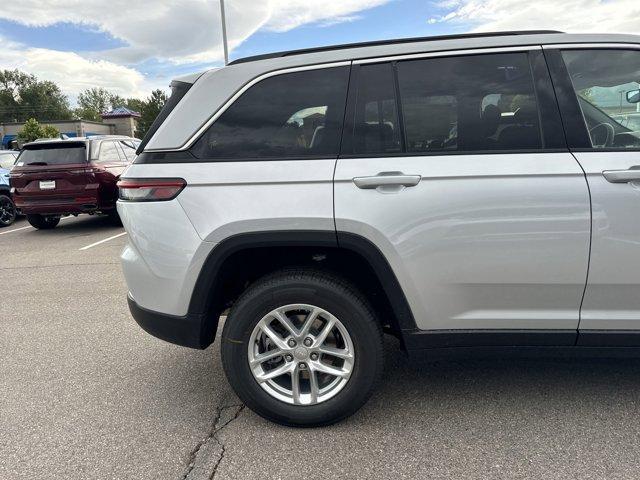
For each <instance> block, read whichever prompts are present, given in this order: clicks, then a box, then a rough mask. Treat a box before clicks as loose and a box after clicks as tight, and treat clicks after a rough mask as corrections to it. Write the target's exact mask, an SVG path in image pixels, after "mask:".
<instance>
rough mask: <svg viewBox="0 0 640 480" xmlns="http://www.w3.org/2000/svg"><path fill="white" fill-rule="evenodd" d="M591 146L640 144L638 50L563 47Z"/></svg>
mask: <svg viewBox="0 0 640 480" xmlns="http://www.w3.org/2000/svg"><path fill="white" fill-rule="evenodd" d="M562 58H563V60H564V62H565V65H566V66H567V71H568V72H569V76H570V77H571V82H572V85H573V89H574V91H575V93H576V96H577V98H578V104H579V105H580V110H581V112H582V116H583V118H584V122H585V124H586V127H587V130H588V132H589V138H590V140H591V146H592V148H609V149H629V148H632V149H638V148H640V51H639V50H611V49H601V50H565V51H563V52H562Z"/></svg>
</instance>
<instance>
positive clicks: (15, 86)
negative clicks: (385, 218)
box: [0, 70, 71, 122]
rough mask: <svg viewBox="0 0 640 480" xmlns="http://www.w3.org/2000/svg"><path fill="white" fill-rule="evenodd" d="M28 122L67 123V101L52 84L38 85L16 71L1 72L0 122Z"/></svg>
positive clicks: (39, 83) (68, 110)
mask: <svg viewBox="0 0 640 480" xmlns="http://www.w3.org/2000/svg"><path fill="white" fill-rule="evenodd" d="M28 118H37V119H38V120H40V121H43V120H67V119H70V118H71V110H70V108H69V101H68V99H67V97H66V96H65V95H64V93H62V91H61V90H60V87H58V85H56V84H55V83H53V82H50V81H40V80H38V78H37V77H36V76H35V75H29V74H27V73H24V72H21V71H19V70H0V122H23V121H25V120H26V119H28Z"/></svg>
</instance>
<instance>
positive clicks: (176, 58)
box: [0, 0, 392, 101]
mask: <svg viewBox="0 0 640 480" xmlns="http://www.w3.org/2000/svg"><path fill="white" fill-rule="evenodd" d="M389 1H392V0H325V1H316V0H225V7H226V12H227V34H228V40H229V46H230V48H231V49H233V48H234V47H236V46H238V45H239V44H241V43H242V42H243V41H245V40H246V39H247V38H249V37H250V36H251V35H253V34H254V33H255V32H256V31H257V30H259V29H266V30H269V31H274V32H285V31H288V30H291V29H293V28H296V27H298V26H301V25H304V24H309V23H316V24H318V25H319V26H326V25H330V24H334V23H339V22H347V21H354V20H356V19H357V18H358V17H357V15H355V14H356V13H358V12H361V11H363V10H366V9H368V8H372V7H376V6H379V5H382V4H384V3H387V2H389ZM0 18H2V19H6V20H10V21H13V22H16V23H19V24H22V25H27V26H31V27H42V26H50V25H54V24H57V23H61V22H67V23H72V24H76V25H81V26H83V27H86V28H90V29H93V30H98V31H101V32H104V33H106V34H109V35H111V36H113V37H115V38H117V39H119V40H121V41H122V42H123V43H124V44H125V46H123V47H119V48H113V49H109V50H102V51H94V52H84V53H83V54H82V55H80V54H78V53H74V52H63V51H56V50H49V49H43V48H31V47H29V46H28V45H19V44H16V43H13V44H11V45H9V44H8V42H7V41H6V39H4V40H3V41H2V42H0V44H2V46H3V48H2V49H1V50H0V68H10V69H13V68H18V69H21V70H24V71H26V72H29V73H33V74H36V75H37V76H38V77H39V78H41V79H46V80H52V81H54V82H56V83H57V84H59V85H60V86H61V88H62V89H63V91H64V92H65V93H67V94H68V95H69V96H70V98H71V99H72V101H73V100H74V99H75V97H76V96H77V94H78V93H79V92H80V91H82V90H84V89H85V88H88V87H93V86H101V87H104V88H108V89H109V90H112V91H114V92H117V93H119V94H121V95H124V96H145V95H148V93H149V92H150V90H152V89H153V88H166V86H167V83H168V81H169V79H168V78H156V79H154V80H150V79H148V78H145V76H144V75H143V74H142V73H140V72H139V71H138V70H136V68H135V66H136V65H139V64H140V63H141V62H144V61H147V60H153V61H156V62H159V63H160V64H162V63H167V62H168V63H169V65H168V66H167V67H168V68H167V70H169V69H170V68H169V67H170V64H191V63H206V64H214V63H216V62H220V61H221V60H222V56H223V53H222V39H221V29H220V4H219V2H218V0H171V1H162V2H160V1H157V0H135V1H131V0H20V1H12V2H8V3H7V4H6V5H3V6H2V8H1V9H0ZM0 40H2V39H1V38H0ZM125 65H126V66H125Z"/></svg>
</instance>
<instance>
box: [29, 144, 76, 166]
mask: <svg viewBox="0 0 640 480" xmlns="http://www.w3.org/2000/svg"><path fill="white" fill-rule="evenodd" d="M86 161H87V151H86V148H85V144H84V143H67V142H64V143H63V142H60V143H41V144H37V143H36V144H33V145H28V146H25V147H24V150H22V152H21V153H20V156H19V157H18V163H19V164H21V165H32V164H34V163H35V164H41V165H64V164H71V163H85V162H86Z"/></svg>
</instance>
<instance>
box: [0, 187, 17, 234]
mask: <svg viewBox="0 0 640 480" xmlns="http://www.w3.org/2000/svg"><path fill="white" fill-rule="evenodd" d="M0 201H8V202H9V204H10V205H11V207H12V208H13V217H12V218H11V220H9V221H8V222H3V221H1V220H0V227H8V226H9V225H11V224H12V223H13V222H15V220H16V214H17V212H16V206H15V204H14V203H13V200H12V199H11V197H10V196H9V195H5V194H4V193H0Z"/></svg>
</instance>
